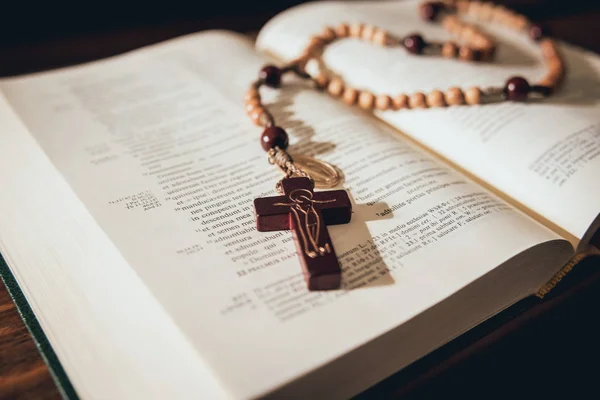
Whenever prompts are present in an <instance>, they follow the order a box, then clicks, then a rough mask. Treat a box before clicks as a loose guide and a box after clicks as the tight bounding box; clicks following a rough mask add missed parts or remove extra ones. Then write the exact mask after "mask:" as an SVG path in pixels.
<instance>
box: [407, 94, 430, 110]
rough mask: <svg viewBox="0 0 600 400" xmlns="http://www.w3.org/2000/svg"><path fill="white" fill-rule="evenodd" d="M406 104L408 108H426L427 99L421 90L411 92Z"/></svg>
mask: <svg viewBox="0 0 600 400" xmlns="http://www.w3.org/2000/svg"><path fill="white" fill-rule="evenodd" d="M408 105H409V107H410V108H426V107H427V99H426V97H425V95H424V94H423V93H421V92H417V93H413V94H412V95H411V96H410V98H409V99H408Z"/></svg>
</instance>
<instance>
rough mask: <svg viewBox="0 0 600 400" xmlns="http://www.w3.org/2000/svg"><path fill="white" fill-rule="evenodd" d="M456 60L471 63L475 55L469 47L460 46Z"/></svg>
mask: <svg viewBox="0 0 600 400" xmlns="http://www.w3.org/2000/svg"><path fill="white" fill-rule="evenodd" d="M458 58H460V59H461V60H463V61H471V60H474V59H475V53H474V52H473V49H471V48H470V47H469V46H461V47H460V49H459V50H458Z"/></svg>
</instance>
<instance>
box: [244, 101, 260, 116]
mask: <svg viewBox="0 0 600 400" xmlns="http://www.w3.org/2000/svg"><path fill="white" fill-rule="evenodd" d="M259 106H261V104H260V100H258V99H252V100H250V101H247V102H246V112H247V113H248V114H250V113H252V112H253V111H254V109H255V108H257V107H259Z"/></svg>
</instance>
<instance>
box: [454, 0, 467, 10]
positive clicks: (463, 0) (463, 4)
mask: <svg viewBox="0 0 600 400" xmlns="http://www.w3.org/2000/svg"><path fill="white" fill-rule="evenodd" d="M468 10H469V1H468V0H459V1H457V2H456V11H458V12H459V13H465V12H467V11H468Z"/></svg>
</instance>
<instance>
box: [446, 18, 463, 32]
mask: <svg viewBox="0 0 600 400" xmlns="http://www.w3.org/2000/svg"><path fill="white" fill-rule="evenodd" d="M442 26H443V27H444V29H445V30H447V31H448V32H450V33H452V34H456V33H458V32H459V31H460V29H461V27H462V24H461V23H460V21H459V20H458V18H456V16H454V15H448V16H447V17H444V19H443V20H442Z"/></svg>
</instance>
